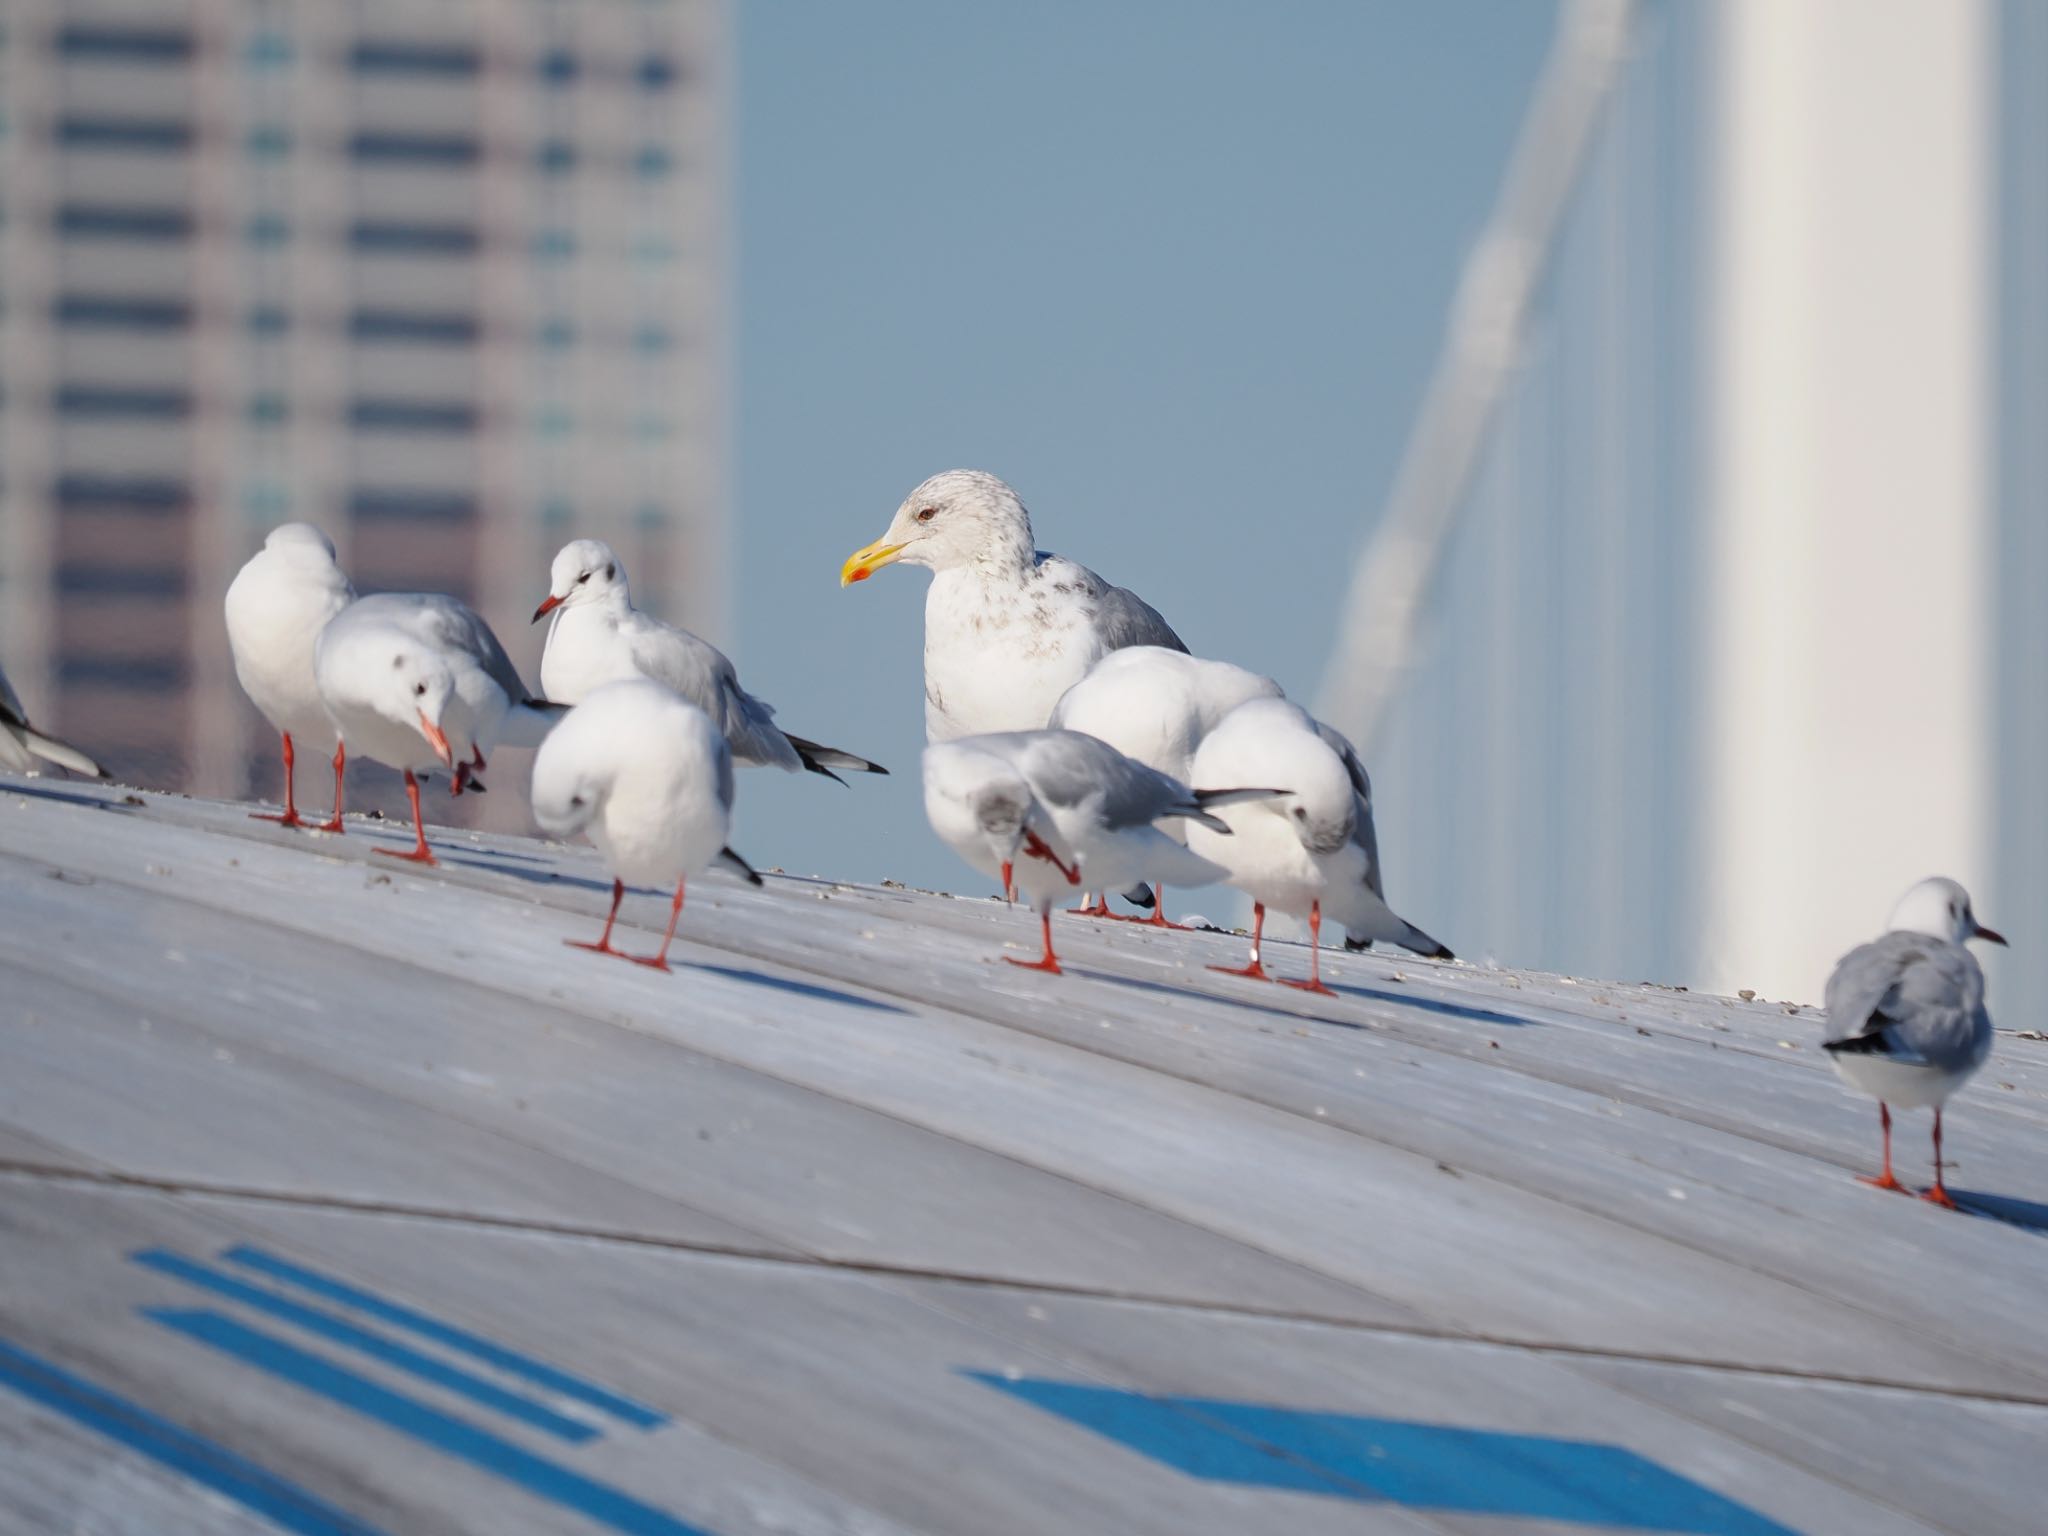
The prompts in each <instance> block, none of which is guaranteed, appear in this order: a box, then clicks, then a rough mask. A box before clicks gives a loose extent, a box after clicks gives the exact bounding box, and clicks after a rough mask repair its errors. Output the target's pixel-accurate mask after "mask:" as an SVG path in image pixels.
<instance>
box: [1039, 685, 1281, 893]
mask: <svg viewBox="0 0 2048 1536" xmlns="http://www.w3.org/2000/svg"><path fill="white" fill-rule="evenodd" d="M1281 696H1282V694H1281V689H1280V685H1279V684H1278V683H1276V682H1274V681H1273V679H1272V678H1270V677H1262V676H1260V674H1258V673H1257V672H1252V671H1248V670H1246V669H1245V668H1243V667H1239V666H1234V665H1232V664H1231V663H1230V662H1227V661H1211V660H1209V659H1207V658H1206V657H1202V656H1190V655H1188V654H1187V653H1186V652H1184V651H1175V650H1169V649H1167V648H1166V647H1165V646H1159V645H1132V646H1126V647H1125V648H1124V649H1123V650H1120V651H1112V652H1110V653H1109V654H1108V655H1107V656H1105V657H1103V658H1102V660H1100V661H1098V662H1096V663H1095V665H1094V666H1092V667H1090V668H1089V669H1088V675H1087V676H1085V677H1083V678H1082V679H1081V680H1080V681H1079V682H1078V683H1076V684H1074V686H1073V687H1071V688H1069V689H1068V690H1067V691H1066V692H1065V693H1064V694H1062V695H1061V696H1060V701H1059V703H1057V704H1055V705H1054V706H1053V711H1052V715H1051V717H1050V718H1049V719H1048V720H1047V721H1046V724H1047V725H1048V726H1050V727H1052V728H1053V729H1055V730H1069V731H1081V732H1084V733H1085V734H1087V735H1090V736H1095V737H1099V738H1100V739H1102V740H1103V741H1106V742H1108V743H1109V744H1110V745H1111V746H1112V747H1115V748H1116V749H1117V751H1119V752H1121V753H1123V754H1124V756H1126V757H1129V758H1133V759H1135V760H1136V761H1138V762H1141V763H1143V764H1144V765H1145V766H1146V767H1148V768H1156V769H1158V770H1159V771H1160V772H1161V773H1163V774H1165V775H1167V776H1168V777H1169V778H1175V779H1179V780H1180V781H1181V782H1182V783H1190V782H1192V781H1193V775H1194V766H1195V748H1197V747H1198V746H1200V745H1201V744H1202V738H1203V737H1204V736H1206V735H1208V734H1209V732H1211V731H1213V730H1214V729H1215V728H1216V727H1217V726H1218V725H1219V724H1220V723H1221V722H1222V720H1223V717H1224V716H1225V715H1227V714H1229V713H1230V712H1231V711H1232V710H1233V709H1235V708H1237V706H1238V705H1240V704H1243V703H1246V702H1248V701H1249V700H1252V699H1277V698H1280V697H1281ZM1163 830H1165V832H1166V833H1167V835H1168V836H1170V837H1174V838H1178V839H1181V840H1185V838H1186V834H1185V833H1184V832H1182V831H1181V830H1180V829H1179V828H1178V827H1176V826H1173V825H1168V826H1167V827H1166V828H1164V829H1163ZM1125 899H1126V900H1127V901H1132V902H1135V903H1136V904H1137V905H1139V906H1149V907H1151V909H1152V916H1151V918H1150V919H1149V921H1150V922H1151V923H1152V924H1153V925H1154V926H1156V927H1162V928H1175V927H1178V926H1179V924H1177V923H1169V922H1168V921H1167V920H1166V892H1165V890H1164V889H1163V888H1158V889H1154V890H1152V891H1147V890H1145V889H1144V888H1143V887H1142V886H1141V887H1139V888H1138V889H1137V890H1134V891H1129V892H1126V893H1125ZM1083 910H1086V911H1089V912H1090V915H1092V916H1095V917H1110V916H1112V915H1113V914H1112V913H1111V912H1110V910H1109V903H1108V902H1107V901H1106V900H1105V901H1102V902H1101V905H1100V906H1099V907H1094V908H1089V907H1086V906H1085V905H1084V908H1083ZM1117 921H1119V922H1143V921H1146V919H1143V918H1118V919H1117Z"/></svg>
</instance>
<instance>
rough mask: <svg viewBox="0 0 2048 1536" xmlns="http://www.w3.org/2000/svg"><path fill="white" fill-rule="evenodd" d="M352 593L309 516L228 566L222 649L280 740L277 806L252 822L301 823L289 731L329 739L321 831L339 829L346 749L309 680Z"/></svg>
mask: <svg viewBox="0 0 2048 1536" xmlns="http://www.w3.org/2000/svg"><path fill="white" fill-rule="evenodd" d="M355 598H356V591H355V588H354V587H352V586H350V585H349V579H348V577H347V576H345V575H343V574H342V570H341V567H340V566H339V565H337V564H335V561H334V541H333V540H332V539H330V538H328V537H327V535H326V534H324V533H322V532H321V531H320V530H319V529H318V528H315V527H314V526H313V525H312V524H311V523H285V524H284V525H282V526H281V527H277V528H273V529H271V530H270V535H269V537H267V538H266V539H264V541H263V547H262V548H261V549H259V550H258V551H256V553H255V554H254V555H253V556H252V557H250V560H249V563H248V564H247V565H245V566H243V567H242V568H241V570H239V571H237V572H236V573H235V579H234V580H233V581H232V582H231V583H229V585H228V596H227V603H226V611H227V622H228V648H229V649H230V650H231V651H233V652H234V657H235V677H236V679H237V680H238V681H239V682H240V683H241V685H242V692H244V693H246V694H247V695H249V702H250V703H252V704H254V705H255V706H256V707H257V708H258V709H259V710H261V711H262V712H263V718H264V719H266V720H268V721H269V722H270V724H271V728H272V729H273V730H275V731H276V732H277V733H278V734H279V735H280V736H281V737H282V738H283V739H284V812H283V814H282V815H275V816H273V815H271V814H269V813H268V812H264V811H258V812H255V813H253V814H254V815H255V818H256V820H258V821H276V822H281V823H283V824H284V825H285V826H287V827H302V826H304V825H305V822H303V821H301V820H300V819H299V807H298V802H297V799H296V796H295V794H294V792H293V783H292V780H293V772H292V770H293V765H294V757H293V752H292V744H293V738H295V737H296V738H297V739H298V740H300V741H304V742H309V743H312V744H316V745H318V746H319V747H320V748H321V750H322V751H325V750H326V747H327V744H328V743H329V742H332V743H333V744H334V814H333V815H332V816H330V817H328V818H327V820H326V822H325V823H324V824H323V825H322V826H321V827H320V830H321V831H322V832H339V831H341V829H342V827H341V780H342V772H343V770H344V768H345V767H346V766H347V763H348V750H347V748H346V747H344V746H343V745H342V741H341V732H340V731H339V730H338V729H336V728H335V724H334V720H333V718H332V717H331V716H329V714H328V713H327V707H326V706H325V705H324V704H322V703H321V702H320V687H319V684H318V683H316V682H315V681H314V679H313V646H314V643H315V642H316V641H317V640H319V638H320V631H321V630H323V629H325V628H326V627H327V624H328V621H329V620H331V619H332V618H333V617H334V616H335V615H336V614H337V613H340V612H341V610H342V609H344V608H346V607H347V606H348V605H349V604H350V603H352V602H354V601H355Z"/></svg>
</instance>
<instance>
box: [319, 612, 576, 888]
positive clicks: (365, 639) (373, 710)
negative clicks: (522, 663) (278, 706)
mask: <svg viewBox="0 0 2048 1536" xmlns="http://www.w3.org/2000/svg"><path fill="white" fill-rule="evenodd" d="M313 675H314V678H315V679H316V681H317V682H318V683H319V687H320V699H321V702H322V703H323V704H325V705H326V707H327V713H328V714H329V715H331V716H332V717H333V719H334V723H335V725H337V726H338V727H340V729H341V734H342V739H343V741H344V742H345V743H346V745H347V747H348V750H349V752H350V753H351V754H353V755H355V756H358V757H373V758H375V759H376V760H377V761H378V762H380V763H384V764H387V765H389V766H390V767H393V768H399V769H403V770H404V772H405V792H406V795H407V797H408V798H409V799H410V800H411V801H412V819H413V830H414V833H415V841H414V845H413V847H412V848H411V849H410V850H408V851H406V852H403V853H400V852H398V851H396V850H394V849H390V848H378V849H377V850H375V851H376V852H378V853H383V854H389V855H391V856H392V857H393V858H404V859H411V860H414V861H415V862H417V863H421V864H431V863H433V862H434V855H433V854H432V852H430V851H429V850H428V848H427V827H426V821H425V819H424V818H423V817H422V816H421V814H420V786H419V778H418V775H420V774H422V773H431V772H432V771H433V770H434V769H435V768H436V767H437V766H439V767H443V768H446V769H448V770H449V772H450V774H451V775H452V778H453V788H452V792H453V793H455V794H458V795H459V794H461V793H462V791H463V789H464V788H465V787H468V788H475V789H479V790H480V789H482V788H483V785H482V783H481V782H480V781H478V780H477V778H476V775H477V774H478V773H480V772H482V771H483V769H484V768H485V766H486V763H485V758H484V754H485V753H487V752H489V751H492V750H493V749H494V748H495V747H496V746H497V744H498V743H499V741H501V740H503V741H505V742H506V743H508V744H509V745H511V746H515V747H537V746H539V745H540V743H541V741H542V739H543V738H544V737H545V736H546V735H547V733H548V730H549V729H550V728H551V727H552V726H553V724H554V722H555V720H556V719H557V718H558V717H559V715H560V713H561V711H560V710H559V709H556V708H554V707H552V706H549V705H547V704H544V703H541V702H540V701H538V700H536V699H534V698H533V697H532V696H531V695H530V694H528V692H527V691H526V685H525V684H524V683H523V682H521V681H520V679H519V672H518V669H517V668H515V667H514V666H513V665H512V659H511V658H510V657H509V656H507V655H506V654H505V648H504V647H503V646H502V645H500V644H499V643H498V637H497V636H496V635H494V634H492V633H491V627H490V625H488V624H486V623H485V622H484V621H483V619H482V618H481V617H479V616H478V615H477V614H476V613H475V612H474V611H473V610H471V609H470V608H469V607H467V606H466V605H465V604H463V603H460V602H457V601H456V600H455V599H454V598H452V597H446V596H443V595H442V594H440V593H426V592H385V593H379V594H378V595H376V596H374V597H363V598H358V599H356V601H355V602H353V603H350V604H349V605H348V607H346V608H344V609H342V611H341V612H340V613H339V614H337V615H336V616H335V617H334V619H333V620H332V621H330V622H329V624H328V625H327V627H326V628H325V629H323V630H322V631H320V639H319V642H318V643H317V644H316V645H315V646H314V649H313Z"/></svg>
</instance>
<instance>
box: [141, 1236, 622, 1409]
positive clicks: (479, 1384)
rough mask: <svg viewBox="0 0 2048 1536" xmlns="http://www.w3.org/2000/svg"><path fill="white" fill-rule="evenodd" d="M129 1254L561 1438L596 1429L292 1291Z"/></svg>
mask: <svg viewBox="0 0 2048 1536" xmlns="http://www.w3.org/2000/svg"><path fill="white" fill-rule="evenodd" d="M129 1258H130V1259H131V1260H133V1261H134V1262H135V1263H137V1264H140V1265H142V1266H143V1267H144V1268H145V1269H153V1270H155V1271H157V1273H159V1274H164V1275H169V1276H171V1277H172V1278H173V1279H175V1280H183V1281H184V1282H185V1283H186V1284H187V1285H196V1286H198V1287H199V1288H200V1289H202V1290H208V1291H212V1292H213V1293H214V1294H215V1295H216V1296H225V1297H226V1298H227V1299H228V1300H230V1301H238V1302H240V1303H242V1305H244V1306H246V1307H253V1308H255V1309H256V1310H257V1311H259V1312H267V1313H269V1314H270V1315H271V1316H272V1317H275V1318H278V1319H280V1320H281V1321H283V1322H287V1323H290V1324H292V1325H293V1326H295V1327H298V1328H303V1329H305V1330H306V1332H308V1333H314V1334H318V1335H319V1336H320V1337H321V1338H323V1339H326V1340H328V1341H329V1342H330V1343H335V1344H340V1345H343V1346H345V1347H347V1348H349V1349H353V1350H356V1351H358V1352H359V1353H361V1354H365V1355H368V1356H369V1357H370V1358H371V1359H373V1360H377V1361H381V1362H382V1363H383V1364H385V1365H388V1366H391V1367H393V1368H394V1369H397V1370H401V1371H404V1372H406V1373H407V1374H408V1375H412V1376H417V1377H419V1379H420V1380H422V1381H429V1382H432V1383H433V1384H434V1385H435V1386H437V1387H445V1388H447V1389H448V1390H449V1391H450V1392H455V1393H459V1394H460V1395H461V1396H463V1397H466V1398H468V1399H469V1400H470V1401H471V1402H473V1403H477V1404H479V1405H481V1406H482V1407H485V1408H493V1409H496V1410H497V1411H498V1412H499V1413H503V1414H507V1415H509V1416H510V1417H512V1418H515V1419H519V1420H521V1421H522V1422H524V1423H527V1424H531V1425H532V1426H533V1427H534V1428H536V1429H540V1430H545V1431H546V1432H547V1433H548V1434H551V1435H553V1436H555V1437H556V1438H557V1439H559V1440H567V1441H569V1442H570V1443H571V1444H576V1445H580V1444H582V1443H583V1442H584V1441H586V1440H595V1439H596V1438H597V1431H596V1430H595V1429H593V1428H592V1427H591V1426H590V1425H588V1424H585V1423H583V1422H581V1421H580V1420H577V1419H571V1418H567V1417H565V1416H563V1415H562V1414H559V1413H556V1412H555V1411H554V1410H553V1409H552V1408H549V1407H548V1406H547V1405H546V1404H544V1403H536V1402H534V1401H533V1400H532V1399H531V1398H526V1397H521V1396H520V1395H519V1394H518V1393H517V1392H510V1391H507V1390H506V1389H505V1388H503V1387H501V1386H499V1385H497V1384H496V1383H495V1382H490V1381H486V1380H484V1379H483V1378H482V1377H481V1376H477V1375H473V1374H472V1373H470V1372H469V1371H465V1370H462V1369H460V1368H458V1367H456V1366H452V1365H448V1364H446V1363H444V1362H442V1361H440V1360H436V1359H434V1358H433V1357H431V1356H429V1355H423V1354H421V1353H420V1352H419V1351H418V1350H416V1349H408V1348H407V1347H406V1346H405V1345H403V1344H394V1343H393V1342H392V1341H391V1340H389V1339H387V1338H384V1337H383V1336H382V1335H381V1334H375V1333H372V1332H370V1330H369V1329H367V1328H359V1327H357V1326H356V1325H355V1324H354V1323H351V1322H348V1321H346V1320H344V1319H342V1318H339V1317H336V1316H334V1315H333V1314H332V1313H330V1312H322V1311H320V1310H319V1309H318V1308H317V1307H309V1306H306V1305H305V1304H304V1303H302V1302H297V1301H293V1300H292V1299H291V1298H290V1297H287V1296H279V1295H277V1294H276V1293H275V1292H273V1291H266V1290H264V1289H262V1288H261V1287H260V1286H254V1285H250V1284H248V1283H246V1282H245V1281H241V1280H237V1279H235V1278H233V1277H232V1276H230V1275H223V1274H221V1273H220V1272H219V1271H217V1270H212V1269H208V1268H207V1267H206V1266H205V1265H204V1264H195V1263H193V1262H192V1260H190V1259H187V1258H184V1257H182V1256H181V1255H179V1254H175V1253H171V1252H168V1251H166V1250H164V1249H161V1248H150V1249H145V1250H143V1251H142V1252H140V1253H132V1254H130V1255H129Z"/></svg>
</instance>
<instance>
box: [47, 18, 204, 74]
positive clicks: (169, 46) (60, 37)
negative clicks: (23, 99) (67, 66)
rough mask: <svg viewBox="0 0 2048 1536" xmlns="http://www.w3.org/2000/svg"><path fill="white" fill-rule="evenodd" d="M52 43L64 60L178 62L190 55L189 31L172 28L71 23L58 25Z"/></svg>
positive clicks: (190, 36)
mask: <svg viewBox="0 0 2048 1536" xmlns="http://www.w3.org/2000/svg"><path fill="white" fill-rule="evenodd" d="M55 43H56V49H57V52H58V53H59V54H60V55H62V56H63V57H65V58H67V59H108V60H119V61H122V62H125V63H133V64H182V63H183V62H185V61H186V60H187V59H189V58H191V57H192V34H191V33H190V32H186V31H183V30H181V29H179V28H175V27H101V26H89V25H85V24H82V23H78V22H73V23H71V24H70V25H68V26H64V27H60V28H58V30H57V36H56V39H55Z"/></svg>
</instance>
